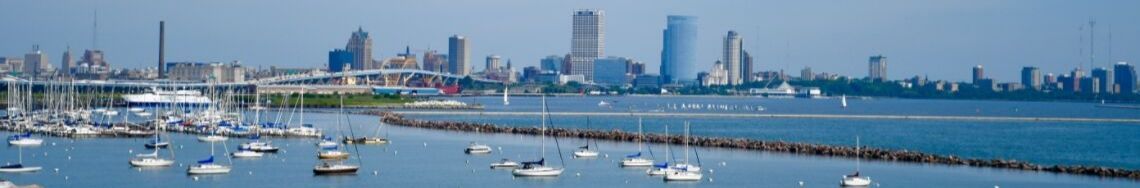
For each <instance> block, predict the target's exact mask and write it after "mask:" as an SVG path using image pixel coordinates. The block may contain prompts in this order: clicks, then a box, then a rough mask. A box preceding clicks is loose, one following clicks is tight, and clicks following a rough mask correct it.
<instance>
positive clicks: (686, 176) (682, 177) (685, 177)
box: [665, 171, 704, 181]
mask: <svg viewBox="0 0 1140 188" xmlns="http://www.w3.org/2000/svg"><path fill="white" fill-rule="evenodd" d="M702 177H704V175H702V174H700V173H696V172H688V171H676V172H672V173H669V174H665V181H701V178H702Z"/></svg>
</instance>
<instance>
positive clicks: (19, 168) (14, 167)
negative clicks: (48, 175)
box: [0, 147, 43, 173]
mask: <svg viewBox="0 0 1140 188" xmlns="http://www.w3.org/2000/svg"><path fill="white" fill-rule="evenodd" d="M16 148H18V150H20V151H19V154H17V155H18V156H19V160H18V161H16V164H6V165H4V166H0V172H4V173H18V172H35V171H40V170H41V169H43V167H38V166H24V148H23V147H16Z"/></svg>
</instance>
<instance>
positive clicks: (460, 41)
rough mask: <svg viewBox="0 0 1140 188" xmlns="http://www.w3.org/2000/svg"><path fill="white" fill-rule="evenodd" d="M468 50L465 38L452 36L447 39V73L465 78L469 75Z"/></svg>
mask: <svg viewBox="0 0 1140 188" xmlns="http://www.w3.org/2000/svg"><path fill="white" fill-rule="evenodd" d="M469 50H470V49H467V37H463V36H459V35H452V36H451V37H450V38H447V63H448V66H447V68H448V72H450V73H451V74H455V75H460V76H466V75H468V74H471V67H468V66H470V65H469V64H470V63H469V62H470V61H468V60H469V59H470V55H471V54H470V53H469Z"/></svg>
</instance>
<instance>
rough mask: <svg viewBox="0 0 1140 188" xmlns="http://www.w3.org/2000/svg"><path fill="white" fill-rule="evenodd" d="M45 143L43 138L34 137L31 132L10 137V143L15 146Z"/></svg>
mask: <svg viewBox="0 0 1140 188" xmlns="http://www.w3.org/2000/svg"><path fill="white" fill-rule="evenodd" d="M25 118H26V117H25ZM43 143H44V140H43V139H39V138H33V137H32V133H30V132H29V133H24V134H18V135H12V136H10V137H8V144H9V145H13V146H38V145H41V144H43Z"/></svg>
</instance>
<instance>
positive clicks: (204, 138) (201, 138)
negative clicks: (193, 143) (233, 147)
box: [198, 135, 230, 142]
mask: <svg viewBox="0 0 1140 188" xmlns="http://www.w3.org/2000/svg"><path fill="white" fill-rule="evenodd" d="M229 139H230V138H227V137H225V136H221V135H207V136H199V137H198V141H200V142H221V141H226V140H229Z"/></svg>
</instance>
